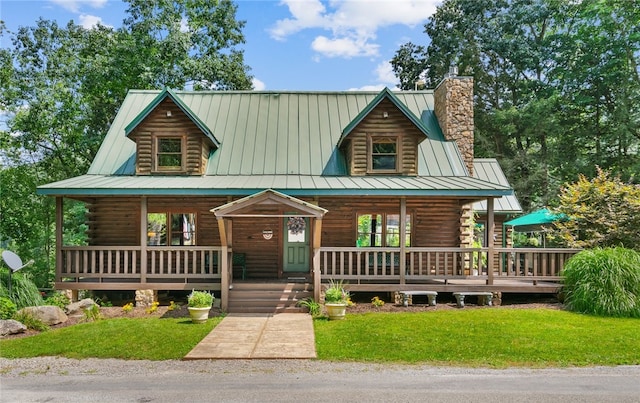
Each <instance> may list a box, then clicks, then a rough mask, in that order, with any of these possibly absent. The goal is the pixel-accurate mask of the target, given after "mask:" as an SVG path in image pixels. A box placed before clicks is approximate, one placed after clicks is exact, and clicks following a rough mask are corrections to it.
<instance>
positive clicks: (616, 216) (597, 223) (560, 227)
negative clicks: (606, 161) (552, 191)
mask: <svg viewBox="0 0 640 403" xmlns="http://www.w3.org/2000/svg"><path fill="white" fill-rule="evenodd" d="M554 213H558V214H563V215H565V216H566V217H567V218H568V219H567V220H565V221H560V222H557V223H555V225H554V228H553V230H552V232H551V233H550V236H552V237H554V238H556V239H560V240H561V241H563V242H564V243H565V244H566V245H567V246H569V247H574V248H593V247H607V246H610V247H616V246H622V247H625V248H629V249H637V250H640V230H639V228H640V185H632V184H629V183H624V182H622V181H621V180H620V178H619V177H611V173H610V172H607V171H604V170H602V169H598V173H597V176H596V177H595V178H593V179H592V180H588V179H587V178H586V177H585V176H584V175H580V178H579V179H578V181H577V182H575V183H571V184H568V185H566V186H565V187H564V188H563V189H562V191H561V193H560V205H559V206H558V207H557V208H556V209H555V210H554Z"/></svg>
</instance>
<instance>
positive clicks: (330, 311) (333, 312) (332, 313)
mask: <svg viewBox="0 0 640 403" xmlns="http://www.w3.org/2000/svg"><path fill="white" fill-rule="evenodd" d="M324 306H325V308H327V315H329V320H342V319H344V316H345V314H346V312H347V304H344V303H342V304H340V303H338V304H331V303H329V304H324Z"/></svg>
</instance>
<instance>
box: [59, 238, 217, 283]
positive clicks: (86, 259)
mask: <svg viewBox="0 0 640 403" xmlns="http://www.w3.org/2000/svg"><path fill="white" fill-rule="evenodd" d="M220 250H221V248H220V247H212V246H176V247H165V246H154V247H148V248H146V256H143V252H142V248H140V247H136V246H64V247H62V248H61V255H62V256H61V257H62V259H61V261H60V262H58V269H57V273H56V282H98V283H102V282H123V283H131V282H133V283H142V284H144V283H153V282H157V281H163V282H176V283H187V282H189V281H194V280H203V281H211V280H212V279H216V278H217V279H219V278H220ZM143 266H144V268H143Z"/></svg>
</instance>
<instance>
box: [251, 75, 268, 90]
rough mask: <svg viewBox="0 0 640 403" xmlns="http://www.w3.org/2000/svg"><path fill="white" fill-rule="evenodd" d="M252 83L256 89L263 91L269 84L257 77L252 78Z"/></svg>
mask: <svg viewBox="0 0 640 403" xmlns="http://www.w3.org/2000/svg"><path fill="white" fill-rule="evenodd" d="M251 84H252V85H253V89H254V90H255V91H263V90H264V89H265V88H267V86H266V85H265V84H264V83H263V82H262V81H260V80H258V79H257V78H255V77H253V78H252V79H251Z"/></svg>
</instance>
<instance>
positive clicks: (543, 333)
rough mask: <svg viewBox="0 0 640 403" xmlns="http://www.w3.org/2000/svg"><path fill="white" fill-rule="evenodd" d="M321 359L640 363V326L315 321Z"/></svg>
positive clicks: (439, 317)
mask: <svg viewBox="0 0 640 403" xmlns="http://www.w3.org/2000/svg"><path fill="white" fill-rule="evenodd" d="M314 324H315V333H316V347H317V353H318V358H320V359H325V360H336V361H370V362H399V363H400V362H406V363H429V364H436V365H463V366H489V367H498V368H500V367H509V366H526V367H549V366H552V367H556V366H560V367H562V366H586V365H623V364H633V365H637V364H640V320H638V319H620V318H602V317H595V316H588V315H580V314H576V313H571V312H567V311H561V310H553V309H474V310H447V311H435V312H433V311H432V312H423V313H400V314H398V313H367V314H362V315H349V316H348V318H347V319H346V320H344V321H326V320H316V321H315V322H314Z"/></svg>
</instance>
